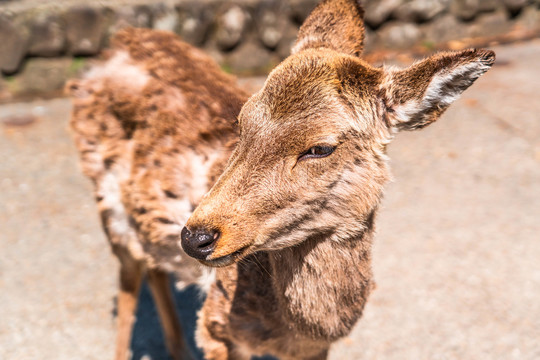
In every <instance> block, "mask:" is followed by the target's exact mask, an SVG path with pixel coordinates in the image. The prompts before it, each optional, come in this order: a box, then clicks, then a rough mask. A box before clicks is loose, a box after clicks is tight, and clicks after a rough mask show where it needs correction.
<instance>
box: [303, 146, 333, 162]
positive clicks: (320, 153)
mask: <svg viewBox="0 0 540 360" xmlns="http://www.w3.org/2000/svg"><path fill="white" fill-rule="evenodd" d="M335 149H336V148H335V147H334V146H330V145H317V146H313V147H312V148H310V149H309V150H308V151H306V152H304V153H302V154H301V155H300V157H299V158H298V160H304V159H309V158H323V157H326V156H328V155H330V154H331V153H333V152H334V150H335Z"/></svg>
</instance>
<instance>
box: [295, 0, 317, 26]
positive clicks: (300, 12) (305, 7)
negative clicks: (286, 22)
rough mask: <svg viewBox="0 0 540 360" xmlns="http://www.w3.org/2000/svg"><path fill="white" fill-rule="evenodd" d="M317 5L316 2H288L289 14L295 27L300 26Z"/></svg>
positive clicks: (311, 0) (302, 0) (313, 0)
mask: <svg viewBox="0 0 540 360" xmlns="http://www.w3.org/2000/svg"><path fill="white" fill-rule="evenodd" d="M318 3H319V2H318V1H317V0H290V1H289V13H290V16H291V20H293V21H294V22H295V23H296V24H297V25H301V24H302V23H303V22H304V20H306V19H307V17H308V16H309V14H311V11H312V10H313V9H314V8H315V6H317V4H318Z"/></svg>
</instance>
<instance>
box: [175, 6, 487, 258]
mask: <svg viewBox="0 0 540 360" xmlns="http://www.w3.org/2000/svg"><path fill="white" fill-rule="evenodd" d="M362 15H363V10H362V9H361V8H360V6H359V5H358V2H357V1H352V0H332V1H323V2H321V3H320V4H319V5H318V6H317V7H316V8H315V10H314V11H313V12H312V13H311V15H310V16H309V17H308V18H307V20H306V21H305V23H304V25H303V26H302V28H301V29H300V31H299V37H298V40H297V42H296V45H295V46H294V48H293V53H294V54H293V55H292V56H291V57H289V58H288V59H287V60H285V61H284V62H283V63H282V64H281V65H280V66H279V67H278V68H276V69H275V70H274V71H273V72H272V73H271V74H270V76H269V78H268V80H267V82H266V84H265V86H264V87H263V89H262V90H261V91H260V92H259V93H257V94H255V95H254V96H253V97H252V98H251V99H250V100H249V101H248V102H247V103H246V104H245V105H244V107H243V109H242V111H241V114H240V116H239V126H240V130H241V132H240V139H239V142H238V146H237V148H236V150H235V151H234V152H233V155H232V156H231V158H230V160H229V163H228V165H227V167H226V169H225V171H224V172H223V174H222V176H221V177H220V178H219V179H218V181H217V183H216V184H215V185H214V187H213V188H212V189H211V190H210V192H209V193H208V194H207V195H206V196H205V197H204V198H203V200H202V202H201V204H200V205H199V207H198V208H197V209H196V210H195V212H194V213H193V215H192V216H191V218H190V219H189V220H188V222H187V225H186V227H185V228H184V229H183V230H182V236H181V237H182V247H183V248H184V250H185V251H186V252H187V253H188V254H189V255H191V256H193V257H195V258H197V259H199V260H201V261H202V262H203V263H206V264H208V265H213V266H222V265H227V264H230V263H232V262H234V261H235V260H237V259H239V258H241V257H243V256H245V255H247V254H249V253H252V252H255V251H259V250H274V249H283V248H286V247H291V246H294V245H296V244H298V243H300V242H302V241H305V240H307V239H310V238H313V237H320V238H326V239H331V240H334V241H342V240H344V239H354V238H355V237H358V235H359V234H361V233H362V232H363V231H364V230H365V228H366V226H367V225H368V224H369V223H370V222H371V218H372V214H373V213H374V211H375V208H376V207H377V204H378V202H379V198H380V195H381V191H382V186H383V184H384V183H385V181H386V180H387V178H388V170H387V167H386V164H385V161H384V148H385V145H386V144H387V143H388V141H389V139H390V133H391V132H393V131H398V130H414V129H418V128H422V127H424V126H426V125H429V124H430V123H432V122H433V121H435V120H436V119H438V118H439V116H440V115H441V114H442V113H443V112H444V111H445V110H446V109H447V108H448V106H449V105H450V104H451V103H452V102H453V101H454V100H456V99H457V98H458V97H459V95H460V94H461V93H462V92H463V91H464V90H465V89H467V88H468V87H469V86H470V85H471V84H472V83H473V82H474V81H475V80H476V79H477V78H478V77H479V76H480V75H482V74H483V73H485V72H486V71H487V70H488V69H489V68H490V66H491V65H492V64H493V62H494V60H495V54H494V53H493V52H492V51H486V50H464V51H460V52H446V53H440V54H437V55H434V56H431V57H429V58H427V59H425V60H423V61H420V62H418V63H416V64H414V65H412V66H410V67H409V68H406V69H403V70H393V69H390V70H387V69H384V68H373V67H371V66H369V65H368V64H366V63H365V62H363V61H362V60H360V59H359V58H358V56H359V54H360V53H361V51H362V41H363V36H364V35H363V22H362Z"/></svg>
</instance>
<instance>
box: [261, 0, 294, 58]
mask: <svg viewBox="0 0 540 360" xmlns="http://www.w3.org/2000/svg"><path fill="white" fill-rule="evenodd" d="M282 4H283V3H281V2H262V3H261V5H260V6H259V7H258V9H257V10H256V15H255V16H256V19H255V21H254V23H255V25H256V27H257V34H258V36H259V39H260V40H261V42H262V43H263V45H264V46H266V47H267V48H268V49H272V50H273V49H275V48H277V46H278V45H279V42H280V41H281V39H282V38H283V30H284V29H285V27H286V26H287V17H285V16H283V13H284V10H285V9H284V8H283V6H281V5H282Z"/></svg>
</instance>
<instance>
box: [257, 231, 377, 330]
mask: <svg viewBox="0 0 540 360" xmlns="http://www.w3.org/2000/svg"><path fill="white" fill-rule="evenodd" d="M373 232H374V229H373V222H372V221H371V222H370V224H369V227H368V229H367V230H366V231H365V232H364V233H363V234H362V235H361V236H360V237H358V238H352V239H347V240H343V241H340V242H337V241H332V240H330V239H309V240H307V241H305V242H304V243H302V244H301V245H299V246H296V247H292V248H288V249H284V250H280V251H276V252H269V253H268V256H269V258H268V262H269V266H270V269H269V270H270V272H269V274H268V275H269V276H270V281H271V283H272V287H273V290H274V294H275V298H276V300H277V303H278V306H279V308H280V309H282V311H283V312H282V313H281V316H282V319H283V321H284V322H285V323H287V325H288V326H289V328H291V327H293V328H296V329H295V330H296V331H298V332H300V333H303V334H306V335H308V336H310V337H314V338H321V337H322V338H325V339H328V340H333V339H336V338H339V337H342V336H344V335H346V334H348V333H349V331H350V330H351V329H352V327H353V326H354V324H355V323H356V321H357V320H358V319H359V318H360V316H361V314H362V310H363V308H364V304H365V302H366V300H367V297H368V295H369V293H370V290H371V287H372V284H371V278H372V273H371V243H372V238H373Z"/></svg>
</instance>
